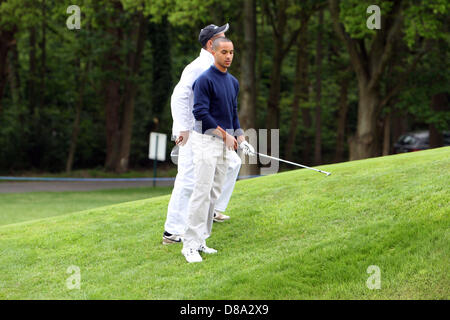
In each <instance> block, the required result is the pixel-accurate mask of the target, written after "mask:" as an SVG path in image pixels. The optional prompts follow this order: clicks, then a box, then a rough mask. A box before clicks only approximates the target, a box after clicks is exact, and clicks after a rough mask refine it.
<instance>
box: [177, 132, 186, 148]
mask: <svg viewBox="0 0 450 320" xmlns="http://www.w3.org/2000/svg"><path fill="white" fill-rule="evenodd" d="M188 139H189V131H180V135H179V136H178V138H177V140H175V144H176V145H177V146H184V145H185V144H186V142H187V141H188Z"/></svg>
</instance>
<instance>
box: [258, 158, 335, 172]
mask: <svg viewBox="0 0 450 320" xmlns="http://www.w3.org/2000/svg"><path fill="white" fill-rule="evenodd" d="M253 155H255V156H256V155H260V156H261V157H266V158H269V159H273V160H277V161H281V162H284V163H288V164H292V165H294V166H297V167H302V168H305V169H310V170H314V171H317V172H320V173H325V174H326V175H327V177H328V176H329V175H330V174H331V172H326V171H322V170H319V169H314V168H310V167H308V166H304V165H302V164H299V163H295V162H291V161H287V160H283V159H280V158H275V157H271V156H268V155H266V154H262V153H259V152H253Z"/></svg>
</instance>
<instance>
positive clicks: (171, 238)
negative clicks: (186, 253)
mask: <svg viewBox="0 0 450 320" xmlns="http://www.w3.org/2000/svg"><path fill="white" fill-rule="evenodd" d="M182 241H183V239H182V238H181V236H179V235H176V234H171V233H168V232H167V231H164V234H163V241H162V244H172V243H180V242H182Z"/></svg>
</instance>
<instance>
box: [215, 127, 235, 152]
mask: <svg viewBox="0 0 450 320" xmlns="http://www.w3.org/2000/svg"><path fill="white" fill-rule="evenodd" d="M213 133H214V134H216V135H218V136H221V137H222V140H223V142H225V145H226V147H227V149H229V150H237V148H238V143H237V140H236V138H235V137H233V136H232V135H231V134H229V133H228V132H226V131H225V130H223V129H222V128H221V127H220V126H217V128H216V129H215V130H214V131H213Z"/></svg>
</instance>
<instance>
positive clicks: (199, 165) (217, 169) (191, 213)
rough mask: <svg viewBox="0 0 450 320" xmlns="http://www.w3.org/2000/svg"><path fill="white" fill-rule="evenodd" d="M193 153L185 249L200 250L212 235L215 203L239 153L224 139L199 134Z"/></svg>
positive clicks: (196, 136)
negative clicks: (232, 156) (191, 185)
mask: <svg viewBox="0 0 450 320" xmlns="http://www.w3.org/2000/svg"><path fill="white" fill-rule="evenodd" d="M192 151H193V153H194V172H195V185H194V191H193V192H192V195H191V198H190V200H189V205H188V217H187V230H186V232H185V234H184V240H183V248H192V249H198V248H199V246H200V245H202V244H205V239H206V238H207V237H208V236H209V235H210V234H211V230H212V224H213V217H214V208H215V204H216V201H217V199H218V198H219V195H220V194H221V190H222V187H223V184H224V182H225V179H226V176H227V170H228V167H229V164H230V159H231V155H232V154H233V153H235V152H234V151H232V150H228V149H227V148H226V147H225V143H224V142H223V141H222V139H221V138H218V137H215V136H210V135H206V134H199V133H197V132H193V134H192ZM205 230H206V232H205Z"/></svg>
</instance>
